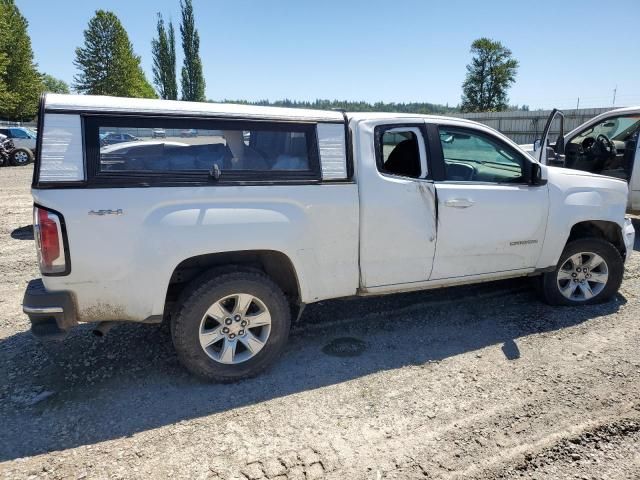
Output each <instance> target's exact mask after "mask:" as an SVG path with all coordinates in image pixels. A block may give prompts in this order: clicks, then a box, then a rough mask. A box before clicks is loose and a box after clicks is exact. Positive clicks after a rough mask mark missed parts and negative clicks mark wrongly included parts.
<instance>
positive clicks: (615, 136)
mask: <svg viewBox="0 0 640 480" xmlns="http://www.w3.org/2000/svg"><path fill="white" fill-rule="evenodd" d="M638 128H640V116H638V115H633V116H627V117H615V118H608V119H606V120H603V121H602V122H600V123H597V124H595V125H592V126H590V127H588V128H586V129H585V130H583V131H582V132H580V133H579V134H578V135H576V137H575V138H574V140H572V143H578V142H582V140H584V139H585V138H587V137H594V138H595V137H597V136H598V135H606V136H607V137H608V138H610V139H611V140H619V141H624V140H626V139H627V138H628V137H629V136H630V135H631V134H632V133H634V132H635V131H636V130H637V129H638Z"/></svg>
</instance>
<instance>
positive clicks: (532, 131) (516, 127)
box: [456, 108, 612, 144]
mask: <svg viewBox="0 0 640 480" xmlns="http://www.w3.org/2000/svg"><path fill="white" fill-rule="evenodd" d="M609 110H612V109H611V108H581V109H579V110H575V109H574V110H563V113H564V115H565V118H564V131H565V133H567V132H569V131H570V130H573V129H574V128H576V127H577V126H578V125H580V124H582V123H584V122H586V121H587V120H589V119H591V118H593V117H595V116H596V115H599V114H601V113H603V112H608V111H609ZM550 113H551V110H537V111H530V112H525V111H515V112H496V113H491V112H487V113H461V114H457V115H456V116H459V117H463V118H468V119H469V120H474V121H476V122H480V123H484V124H485V125H488V126H489V127H491V128H495V129H496V130H498V131H500V132H502V133H504V134H505V135H506V136H507V137H509V138H510V139H511V140H513V141H514V142H516V143H520V144H522V143H533V142H534V141H535V140H536V139H538V138H540V137H541V136H542V131H543V130H544V126H545V124H546V122H547V118H548V117H549V114H550ZM559 131H560V122H558V121H556V122H554V125H552V128H551V139H552V141H553V140H555V136H557V135H558V133H559Z"/></svg>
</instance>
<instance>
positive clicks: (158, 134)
mask: <svg viewBox="0 0 640 480" xmlns="http://www.w3.org/2000/svg"><path fill="white" fill-rule="evenodd" d="M151 136H152V137H153V138H167V131H166V130H165V129H164V128H154V129H153V130H152V131H151Z"/></svg>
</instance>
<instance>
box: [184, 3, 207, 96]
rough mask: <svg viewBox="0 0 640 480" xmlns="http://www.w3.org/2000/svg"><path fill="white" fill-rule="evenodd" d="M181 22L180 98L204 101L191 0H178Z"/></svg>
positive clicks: (198, 48)
mask: <svg viewBox="0 0 640 480" xmlns="http://www.w3.org/2000/svg"><path fill="white" fill-rule="evenodd" d="M180 10H181V11H182V23H181V24H180V34H181V35H182V49H183V50H184V64H183V66H182V78H181V83H182V99H183V100H191V101H194V102H204V101H205V96H204V87H205V82H204V75H203V74H202V61H201V60H200V36H199V35H198V30H196V26H195V19H194V16H193V5H192V3H191V0H184V3H183V2H182V0H180Z"/></svg>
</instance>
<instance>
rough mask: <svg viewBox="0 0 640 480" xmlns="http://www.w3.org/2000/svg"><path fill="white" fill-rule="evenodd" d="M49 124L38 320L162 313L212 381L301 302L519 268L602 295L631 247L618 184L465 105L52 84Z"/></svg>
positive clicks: (255, 358)
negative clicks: (435, 110)
mask: <svg viewBox="0 0 640 480" xmlns="http://www.w3.org/2000/svg"><path fill="white" fill-rule="evenodd" d="M39 119H40V124H39V126H38V131H39V132H40V133H41V134H40V135H39V138H38V142H39V145H38V148H37V157H36V162H35V169H34V177H33V189H32V193H33V198H34V230H35V236H36V246H37V253H38V261H39V266H40V271H41V272H42V279H38V280H33V281H32V282H31V283H30V284H29V286H28V288H27V291H26V293H25V297H24V302H23V309H24V312H25V313H26V314H27V315H28V316H29V318H30V320H31V323H32V332H33V333H34V334H35V335H36V336H39V337H41V338H42V339H45V340H46V339H62V338H64V336H65V334H66V333H67V332H68V331H69V329H71V328H73V327H74V326H76V325H77V324H78V323H79V322H96V330H95V331H96V333H98V334H105V333H106V331H107V330H108V329H109V328H110V327H111V326H112V325H113V324H114V322H118V321H129V322H146V323H160V322H163V321H168V322H170V325H171V334H172V338H173V343H174V345H175V348H176V351H177V353H178V356H179V358H180V360H181V362H182V363H183V364H184V365H185V367H186V368H187V369H188V370H189V371H191V372H193V373H194V374H197V375H199V376H201V377H203V378H205V379H209V380H216V381H232V380H236V379H240V378H244V377H248V376H251V375H255V374H256V373H258V372H260V371H261V370H263V369H264V368H266V367H267V366H268V365H270V364H271V363H273V362H274V361H275V359H276V358H277V356H278V355H279V353H280V352H281V351H282V350H283V348H284V345H285V343H286V340H287V336H288V333H289V327H290V324H291V321H292V319H296V318H297V317H298V316H299V315H300V313H301V312H302V309H303V307H304V305H305V304H309V303H312V302H317V301H320V300H325V299H332V298H339V297H348V296H353V295H380V294H388V293H393V292H401V291H409V290H419V289H430V288H438V287H445V286H449V285H459V284H469V283H474V282H484V281H490V280H498V279H504V278H511V277H519V276H536V277H537V280H538V281H539V283H540V291H541V294H542V298H543V299H544V300H545V301H546V302H548V303H550V304H553V305H579V304H588V303H594V302H601V301H606V300H607V299H610V298H611V297H612V296H613V295H614V294H615V293H616V291H617V290H618V288H619V286H620V283H621V281H622V276H623V269H624V262H625V259H626V258H628V256H629V255H630V253H631V251H632V245H633V241H634V235H635V233H634V230H633V227H632V224H631V222H630V220H629V219H628V218H625V206H626V202H627V194H628V192H627V183H626V182H625V181H624V180H619V179H615V178H607V177H603V176H599V175H594V174H590V173H587V172H582V171H578V170H569V169H563V168H556V167H552V166H547V165H543V164H541V163H539V162H538V161H536V160H535V159H534V158H532V157H531V156H530V155H528V154H527V153H526V152H525V151H524V150H522V149H521V148H520V147H519V146H518V145H516V144H515V143H513V142H512V141H510V140H509V139H508V138H506V137H505V136H503V135H501V134H500V133H498V132H496V131H495V130H492V129H490V128H488V127H486V126H483V125H481V124H478V123H474V122H471V121H467V120H463V119H459V118H446V117H437V116H421V115H407V114H390V113H343V112H335V111H312V110H302V109H281V108H270V107H254V106H246V105H231V104H213V103H188V102H176V101H163V100H145V99H131V98H113V97H99V96H73V95H54V94H48V95H46V96H45V97H43V99H42V100H41V105H40V116H39ZM160 129H162V130H163V131H164V132H165V136H164V137H161V138H158V136H157V135H154V132H157V131H158V130H160ZM185 131H190V132H193V134H192V135H189V136H184V135H183V134H182V132H185ZM105 134H114V135H122V136H124V135H127V136H130V137H131V138H134V140H132V141H122V142H118V143H114V144H108V145H103V144H102V143H101V138H102V137H104V135H105Z"/></svg>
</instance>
